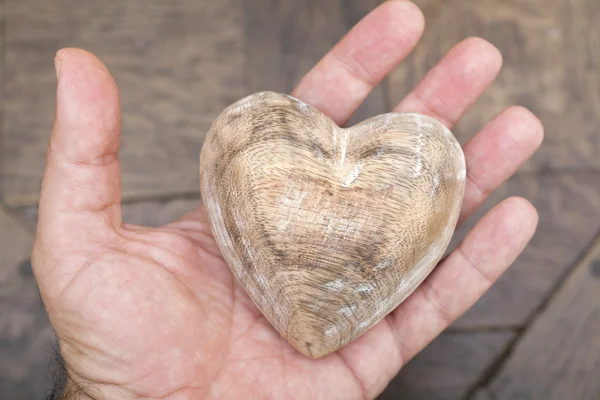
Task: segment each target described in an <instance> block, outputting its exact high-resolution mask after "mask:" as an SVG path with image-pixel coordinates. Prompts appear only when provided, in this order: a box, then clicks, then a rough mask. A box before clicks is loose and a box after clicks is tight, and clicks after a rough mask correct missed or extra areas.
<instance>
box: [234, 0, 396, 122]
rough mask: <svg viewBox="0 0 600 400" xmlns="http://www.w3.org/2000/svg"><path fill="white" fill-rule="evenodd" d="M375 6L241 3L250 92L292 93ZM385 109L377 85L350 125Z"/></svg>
mask: <svg viewBox="0 0 600 400" xmlns="http://www.w3.org/2000/svg"><path fill="white" fill-rule="evenodd" d="M377 4H378V1H376V0H361V1H352V2H350V1H343V0H309V1H289V0H275V1H271V0H255V1H252V2H244V13H245V29H246V37H247V40H248V42H247V47H246V54H247V60H248V64H247V69H248V85H249V88H250V89H251V91H262V90H273V91H276V92H283V93H289V92H291V91H292V90H293V89H294V87H295V86H296V84H297V83H298V82H299V81H300V79H301V78H302V76H303V75H304V74H306V73H307V72H308V71H309V70H310V69H311V68H312V67H313V66H314V65H315V64H316V63H317V62H318V61H319V59H320V58H321V57H322V56H324V55H325V54H326V53H327V52H328V51H329V50H330V49H331V48H332V47H333V46H334V45H335V44H336V43H337V42H338V40H340V39H341V38H342V36H343V35H344V34H346V32H347V31H348V30H349V29H351V28H352V27H353V26H354V25H355V24H356V23H357V22H358V21H359V20H360V19H362V18H363V17H364V16H365V15H366V14H367V13H368V12H369V11H371V10H372V9H374V8H375V7H376V6H377ZM385 111H387V110H386V103H385V99H384V93H383V89H382V87H381V86H379V87H377V88H376V89H375V90H374V91H373V92H372V93H371V95H370V96H369V97H368V99H367V100H366V101H365V103H364V104H363V105H362V106H361V107H360V108H359V110H357V112H356V113H355V115H354V117H353V119H352V120H351V121H350V122H349V125H352V124H354V123H356V122H358V121H361V120H363V119H365V118H367V117H371V116H374V115H377V114H380V113H382V112H385Z"/></svg>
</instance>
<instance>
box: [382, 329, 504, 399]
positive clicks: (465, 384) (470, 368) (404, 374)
mask: <svg viewBox="0 0 600 400" xmlns="http://www.w3.org/2000/svg"><path fill="white" fill-rule="evenodd" d="M515 336H516V335H515V333H513V332H512V331H501V332H479V333H471V332H469V333H466V332H462V333H443V334H442V335H441V336H439V337H438V338H437V339H436V340H435V341H433V342H432V343H431V344H430V345H429V346H428V347H427V348H426V349H425V350H424V351H423V352H422V353H420V354H419V355H417V357H415V358H414V359H413V360H412V361H411V362H409V363H408V365H406V366H405V367H404V368H403V369H402V370H401V371H400V373H399V374H398V376H397V377H396V378H395V379H394V380H393V381H392V382H391V383H390V385H389V386H388V387H387V389H386V390H385V391H384V393H382V394H381V396H379V400H392V399H410V400H421V399H423V400H459V399H463V398H464V397H465V396H466V395H467V394H468V392H469V390H471V388H472V387H473V385H475V384H476V383H477V381H478V380H479V379H480V378H481V377H482V376H483V375H484V374H485V373H486V370H487V368H489V367H490V366H491V365H493V363H494V362H495V361H496V360H497V359H498V357H499V356H500V355H501V354H502V353H503V351H504V349H505V348H506V347H507V346H508V345H509V344H510V343H511V341H512V340H513V339H514V338H515Z"/></svg>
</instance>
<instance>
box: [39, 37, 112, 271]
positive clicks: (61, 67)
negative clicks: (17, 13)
mask: <svg viewBox="0 0 600 400" xmlns="http://www.w3.org/2000/svg"><path fill="white" fill-rule="evenodd" d="M55 63H56V67H57V77H58V84H57V97H56V119H55V121H54V126H53V128H52V134H51V136H50V143H49V146H48V153H47V164H46V170H45V172H44V179H43V183H42V190H41V195H40V202H39V216H38V233H37V240H36V247H39V246H42V247H43V250H44V251H43V252H44V253H46V254H47V255H53V256H57V253H56V252H60V251H61V248H62V249H65V250H67V251H74V250H76V249H77V248H81V246H82V245H83V244H84V243H86V240H88V241H89V239H92V240H94V241H96V242H99V241H100V240H101V238H100V236H102V235H104V236H107V233H109V232H111V231H112V232H114V228H117V227H118V226H120V224H121V206H120V202H121V168H120V165H119V161H118V159H117V153H118V150H119V144H120V124H121V112H120V102H119V94H118V91H117V86H116V84H115V82H114V80H113V78H112V76H111V74H110V72H109V71H108V69H107V68H106V66H105V65H104V64H102V62H101V61H100V60H98V59H97V58H96V57H95V56H93V55H92V54H90V53H88V52H86V51H83V50H79V49H63V50H60V51H59V52H58V53H57V54H56V58H55ZM77 246H79V247H77ZM34 250H36V249H34ZM83 250H87V249H83ZM34 253H35V251H34ZM49 253H51V254H49ZM42 264H43V263H42ZM38 272H39V271H38Z"/></svg>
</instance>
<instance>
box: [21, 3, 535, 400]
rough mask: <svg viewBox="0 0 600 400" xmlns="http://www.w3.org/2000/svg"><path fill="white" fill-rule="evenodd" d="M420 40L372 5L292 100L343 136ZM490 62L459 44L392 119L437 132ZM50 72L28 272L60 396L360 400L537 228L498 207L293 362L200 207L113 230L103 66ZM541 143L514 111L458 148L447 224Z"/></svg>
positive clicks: (405, 16)
mask: <svg viewBox="0 0 600 400" xmlns="http://www.w3.org/2000/svg"><path fill="white" fill-rule="evenodd" d="M398 27H402V30H401V31H399V30H398ZM422 29H423V21H422V16H421V14H420V12H419V10H418V9H417V8H416V6H414V5H413V4H412V3H410V2H406V1H403V2H385V3H384V4H382V5H381V6H380V7H379V8H377V9H376V10H375V11H373V12H372V13H371V14H370V15H369V16H367V17H366V18H365V19H364V20H363V21H362V22H360V23H359V25H358V26H357V27H355V28H354V29H353V30H352V31H351V32H350V33H349V34H348V36H347V37H346V38H344V39H343V40H342V41H341V42H340V43H339V44H338V45H337V46H336V47H335V48H334V49H333V50H332V51H331V52H330V53H329V54H328V55H326V56H325V57H324V59H323V60H322V61H321V62H320V63H319V64H318V65H317V66H316V67H315V68H314V69H313V70H312V71H310V72H309V73H308V74H307V76H306V77H305V78H304V79H303V80H302V81H301V82H300V84H299V86H298V87H297V88H296V90H295V92H294V93H293V94H294V95H295V96H296V97H298V98H300V99H302V100H304V101H305V102H308V103H311V104H312V105H314V106H316V107H317V108H320V109H321V110H322V111H323V112H325V113H326V114H328V115H329V116H330V117H332V118H333V119H334V120H335V121H336V122H337V123H338V124H340V125H342V124H344V123H345V122H346V121H347V120H348V119H349V117H350V115H351V114H352V113H353V112H354V110H356V108H358V106H359V105H360V103H361V102H362V101H363V100H364V98H365V97H366V96H367V95H368V93H369V91H370V90H371V89H372V88H373V86H374V85H375V84H377V83H378V82H380V81H381V80H382V79H383V77H384V76H385V75H386V74H387V73H389V71H390V70H391V69H392V68H393V67H394V66H395V65H396V64H398V63H399V62H400V61H401V60H402V59H403V58H404V57H405V56H406V55H407V54H408V53H409V52H410V51H411V50H412V48H413V47H414V45H415V44H416V42H417V40H418V38H419V36H420V34H421V32H422ZM374 39H377V40H374ZM500 63H501V60H500V57H499V54H498V52H497V50H496V49H495V48H493V46H491V45H490V44H489V43H487V42H484V41H482V40H480V39H469V40H466V41H464V42H462V43H461V44H459V45H457V46H456V47H455V49H453V50H452V51H451V54H449V56H448V57H446V58H445V59H444V60H442V61H441V62H440V64H439V65H438V66H436V67H435V68H434V69H433V70H432V71H431V72H430V73H429V74H428V75H427V76H426V77H425V78H424V80H423V81H422V82H421V83H420V84H419V85H418V86H417V88H415V90H414V91H413V92H412V93H410V94H409V95H408V96H407V97H406V99H405V100H404V101H403V102H402V103H400V104H399V105H398V106H397V107H396V108H395V109H394V111H397V112H405V111H410V112H421V113H424V114H428V115H432V116H435V117H437V118H438V119H440V120H441V121H442V122H444V123H445V124H446V125H447V126H449V127H451V126H452V125H453V124H454V123H455V122H456V121H457V120H458V119H459V118H460V116H461V115H463V114H464V113H465V112H466V110H467V109H468V108H469V107H470V106H471V104H472V103H473V102H474V101H475V99H476V98H477V97H478V96H479V95H480V94H481V93H482V92H483V90H484V89H485V87H486V86H487V85H489V83H490V82H491V81H492V80H493V78H494V77H495V75H496V74H497V73H498V69H499V66H500ZM57 64H58V65H59V66H60V68H59V70H60V71H59V73H58V76H59V83H58V95H57V114H56V115H57V117H56V121H55V124H54V129H53V132H52V136H51V139H50V146H49V153H48V165H47V168H46V173H45V176H44V184H43V187H42V194H41V199H40V206H39V209H40V214H39V222H38V234H37V237H36V244H35V246H34V251H33V266H34V272H35V275H36V279H37V280H38V284H39V286H40V291H41V293H42V297H43V299H44V302H45V304H46V307H47V309H48V313H49V315H50V318H51V321H52V324H53V326H54V328H55V331H56V333H57V336H58V338H59V342H60V345H61V352H62V354H63V357H64V359H65V362H66V364H67V369H68V372H69V374H70V380H69V386H70V387H71V388H76V387H80V388H81V391H82V392H81V393H85V394H86V395H87V396H88V397H92V398H96V397H97V398H111V399H112V398H125V399H126V398H172V399H202V398H210V399H213V398H214V399H228V398H234V399H238V398H244V399H253V398H260V399H280V398H285V399H315V398H327V399H336V398H340V399H354V398H357V399H362V398H374V397H376V396H377V394H378V393H380V392H381V391H382V390H383V388H384V387H385V386H386V385H387V383H388V382H389V380H390V379H391V378H392V377H393V376H394V375H395V374H396V373H397V372H398V370H399V369H400V367H401V366H402V365H403V364H404V363H406V362H407V361H408V360H409V359H410V358H412V357H413V356H414V355H415V354H416V353H418V352H419V351H420V350H421V349H422V348H423V347H424V346H426V345H427V343H429V342H430V341H431V340H433V338H435V336H437V335H438V334H439V333H440V332H441V331H442V330H443V329H444V328H445V327H446V326H448V325H449V324H450V323H451V322H452V321H453V320H454V319H456V318H457V317H458V316H459V315H460V314H462V313H463V312H464V311H466V310H467V309H468V308H469V307H470V306H471V305H472V304H473V303H474V302H475V301H476V300H477V299H478V298H479V297H480V296H481V295H482V294H483V293H484V292H485V290H487V288H489V286H490V285H491V284H492V283H493V281H494V280H495V279H496V278H497V277H498V276H499V275H500V274H501V273H502V272H503V271H504V270H505V269H506V268H507V267H508V266H509V265H510V264H511V263H512V261H513V260H514V259H515V258H516V257H517V255H518V254H519V253H520V252H521V251H522V249H523V247H524V246H525V245H526V243H527V242H528V241H529V239H530V238H531V236H532V234H533V232H534V230H535V226H536V223H537V214H536V212H535V209H533V207H532V206H531V205H530V204H529V203H527V202H526V201H525V200H523V199H518V198H513V199H508V200H505V201H504V202H502V203H501V204H499V205H498V206H496V207H495V208H494V209H493V210H492V211H491V212H490V213H488V215H486V216H485V217H484V218H483V219H482V220H481V221H480V222H479V223H478V224H477V225H476V226H475V228H473V230H472V231H471V233H470V234H469V235H468V236H467V237H466V238H465V240H464V241H463V242H462V243H461V244H460V245H459V247H458V248H457V249H456V250H455V251H454V252H452V253H451V254H450V255H449V256H448V257H447V258H446V259H444V260H443V261H442V262H441V263H440V264H439V265H438V267H437V268H436V270H435V271H434V272H433V273H432V274H431V275H430V277H429V278H428V279H427V280H426V281H425V282H424V283H423V284H422V285H421V286H420V287H419V288H418V289H417V290H416V291H415V292H414V293H413V295H411V296H410V297H409V298H408V299H407V300H406V301H405V302H404V303H402V304H401V305H400V306H399V307H398V308H397V309H396V310H394V311H393V312H392V313H391V314H390V315H389V316H388V317H386V318H385V319H384V320H383V321H381V322H380V323H379V324H377V325H376V326H374V327H373V328H372V329H371V330H370V331H369V332H367V333H366V334H365V335H363V336H362V337H360V338H358V339H357V340H356V341H355V342H353V343H351V344H349V345H348V346H345V347H344V348H342V349H341V350H340V351H338V352H336V353H334V354H331V355H329V356H327V357H324V358H322V359H318V360H311V359H308V358H305V357H304V356H302V355H300V354H299V353H297V352H296V351H295V350H293V349H292V347H291V346H290V345H289V344H288V343H287V342H285V341H284V340H283V339H282V338H281V337H280V336H279V335H278V334H277V333H276V332H275V331H274V329H273V328H272V327H271V326H270V324H269V323H268V322H267V321H266V320H265V318H264V317H262V315H261V314H260V313H259V312H258V310H257V309H256V307H255V306H254V305H253V303H252V302H251V300H250V299H249V298H248V296H247V295H246V294H245V292H244V291H243V290H242V289H241V287H240V286H239V285H238V284H237V283H236V281H235V279H234V278H233V276H232V275H231V273H230V271H229V268H228V267H227V265H226V264H225V262H224V261H223V259H222V258H221V256H220V254H219V250H218V248H217V245H216V243H215V241H214V238H213V237H212V235H211V233H210V229H209V225H208V222H207V217H206V214H205V211H204V209H203V208H202V207H200V208H198V209H197V210H194V211H192V212H190V213H189V214H188V215H186V216H185V217H183V218H182V219H181V220H179V221H176V222H174V223H172V224H169V225H166V226H162V227H160V228H155V229H152V228H147V227H140V226H130V225H123V223H122V219H121V207H120V201H121V186H120V178H121V171H120V166H119V162H118V159H117V153H118V148H119V137H120V136H119V135H120V110H119V98H118V93H117V89H116V85H115V83H114V81H113V80H112V77H111V76H110V74H109V72H108V71H107V69H106V68H105V66H104V65H103V64H102V63H101V62H100V61H99V60H98V59H97V58H95V57H94V56H92V55H91V54H89V53H86V52H83V51H81V50H75V49H69V50H63V51H61V52H59V53H58V55H57ZM541 138H542V128H541V126H540V123H539V121H538V120H537V119H536V118H535V117H534V116H533V115H532V114H531V113H529V112H528V111H527V110H525V109H523V108H520V107H513V108H510V109H507V110H505V111H504V112H503V113H501V114H500V115H498V116H497V117H496V118H495V119H494V120H493V121H492V122H490V124H488V126H486V127H485V128H484V129H483V130H482V131H481V132H480V133H479V134H478V135H476V136H475V138H473V139H472V140H471V141H470V142H469V143H468V144H467V145H466V146H465V149H464V151H465V157H466V159H467V169H468V173H467V176H468V179H467V186H466V193H465V200H464V203H463V209H462V212H461V221H463V220H464V219H465V218H466V217H468V216H469V215H470V214H472V213H473V212H474V210H475V209H476V208H477V206H478V205H479V204H481V202H482V201H483V200H485V198H486V197H487V195H488V194H489V193H490V192H491V191H493V190H494V189H495V188H496V187H498V186H499V185H500V184H502V183H503V182H504V181H505V180H506V179H507V178H508V177H509V176H510V175H511V174H512V173H513V172H514V171H515V170H516V169H517V168H518V167H519V166H520V165H521V164H522V163H523V162H524V161H525V160H526V159H527V158H528V157H529V156H530V155H531V154H532V153H533V151H535V149H536V148H537V147H538V146H539V144H540V142H541ZM459 223H460V221H459Z"/></svg>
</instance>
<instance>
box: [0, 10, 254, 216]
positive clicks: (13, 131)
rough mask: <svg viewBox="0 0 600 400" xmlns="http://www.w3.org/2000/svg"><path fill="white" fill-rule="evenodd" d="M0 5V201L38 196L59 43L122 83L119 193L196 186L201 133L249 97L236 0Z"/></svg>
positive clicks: (32, 199)
mask: <svg viewBox="0 0 600 400" xmlns="http://www.w3.org/2000/svg"><path fill="white" fill-rule="evenodd" d="M5 3H6V4H5V11H6V40H5V42H6V56H5V61H4V65H5V71H4V94H5V97H4V98H5V113H4V116H5V121H4V134H3V140H4V149H3V152H2V154H1V155H0V159H1V163H2V178H1V181H0V185H1V187H2V192H3V199H4V201H5V202H6V203H9V204H11V205H16V204H24V203H29V204H35V202H36V201H37V198H38V192H39V186H40V181H41V176H42V172H43V168H44V165H45V156H46V154H45V151H46V146H47V140H48V135H49V132H50V129H51V125H52V120H53V117H54V105H55V85H56V83H55V81H56V77H55V72H54V67H53V57H54V54H55V52H56V51H57V50H58V49H59V48H61V47H65V46H76V47H83V48H85V49H87V50H90V51H92V52H93V53H95V54H96V55H98V56H99V57H100V58H101V59H102V60H103V61H104V62H106V64H107V65H108V66H109V68H110V69H111V71H112V72H113V74H114V76H115V79H116V81H117V84H118V85H119V87H120V92H121V97H122V105H123V146H122V151H121V154H120V155H121V160H122V165H123V169H124V177H123V178H124V179H123V183H124V194H125V196H126V197H127V196H151V195H163V194H165V193H179V192H190V191H192V192H194V191H198V190H199V178H198V176H199V173H198V158H199V153H200V148H201V145H202V141H203V138H204V135H205V133H206V131H207V130H208V127H209V125H210V123H211V122H212V120H213V119H214V118H215V117H216V116H217V115H218V114H219V113H220V112H221V111H222V109H223V108H224V107H225V106H227V105H228V104H230V103H232V102H233V101H235V100H237V99H238V98H239V97H241V96H243V95H245V94H247V93H246V92H245V87H244V79H243V77H244V52H243V48H244V36H243V21H242V9H241V4H240V2H239V1H238V0H224V1H218V2H213V1H192V0H174V1H169V2H164V1H147V0H131V1H127V2H100V1H89V2H85V3H82V2H79V1H76V0H56V1H52V2H48V1H44V0H6V2H5ZM33 10H35V11H33Z"/></svg>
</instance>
